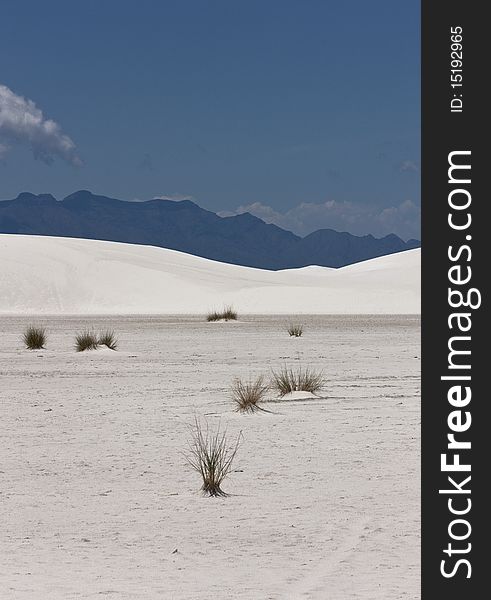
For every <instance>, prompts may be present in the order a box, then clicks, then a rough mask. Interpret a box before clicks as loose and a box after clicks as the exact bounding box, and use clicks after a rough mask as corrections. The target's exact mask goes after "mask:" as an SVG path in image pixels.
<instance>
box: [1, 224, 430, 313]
mask: <svg viewBox="0 0 491 600" xmlns="http://www.w3.org/2000/svg"><path fill="white" fill-rule="evenodd" d="M420 269H421V252H420V250H419V249H417V250H410V251H407V252H401V253H398V254H392V255H390V256H384V257H381V258H376V259H373V260H369V261H365V262H362V263H358V264H356V265H350V266H348V267H344V268H341V269H330V268H326V267H305V268H302V269H289V270H284V271H266V270H261V269H252V268H248V267H241V266H237V265H230V264H225V263H219V262H215V261H212V260H207V259H204V258H200V257H196V256H192V255H189V254H184V253H182V252H177V251H175V250H167V249H165V248H157V247H153V246H140V245H133V244H122V243H116V242H104V241H96V240H83V239H71V238H55V237H42V236H26V235H5V234H3V235H0V314H13V315H15V314H19V315H20V314H121V315H123V314H128V315H131V314H200V313H205V312H207V311H208V310H210V309H213V308H221V307H222V306H223V305H224V304H233V305H234V307H235V308H236V309H237V310H238V311H239V312H241V313H250V314H296V313H298V314H300V313H302V314H336V313H337V314H417V313H419V312H420Z"/></svg>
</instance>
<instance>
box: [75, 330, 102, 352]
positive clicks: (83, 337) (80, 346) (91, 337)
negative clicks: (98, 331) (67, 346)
mask: <svg viewBox="0 0 491 600" xmlns="http://www.w3.org/2000/svg"><path fill="white" fill-rule="evenodd" d="M98 346H99V343H98V340H97V336H96V335H95V334H94V333H92V332H90V331H84V332H82V333H77V335H76V336H75V349H76V350H77V352H83V351H84V350H97V347H98Z"/></svg>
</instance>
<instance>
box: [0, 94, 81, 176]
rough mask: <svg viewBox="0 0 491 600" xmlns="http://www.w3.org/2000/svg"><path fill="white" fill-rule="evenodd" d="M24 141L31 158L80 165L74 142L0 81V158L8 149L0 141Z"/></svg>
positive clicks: (55, 124) (33, 106) (32, 103)
mask: <svg viewBox="0 0 491 600" xmlns="http://www.w3.org/2000/svg"><path fill="white" fill-rule="evenodd" d="M4 140H6V141H8V142H10V143H20V144H27V145H29V146H30V147H31V150H32V153H33V154H34V157H35V158H37V159H39V160H42V161H43V162H45V163H46V164H51V163H52V162H53V161H54V159H55V157H59V158H62V159H63V160H65V161H66V162H68V163H70V164H71V165H74V166H77V167H78V166H81V165H82V161H81V160H80V158H79V156H78V154H77V149H76V146H75V144H74V142H73V141H72V140H71V139H70V138H69V137H68V136H67V135H65V134H64V133H63V131H62V130H61V127H60V126H59V125H58V123H55V121H52V120H51V119H46V118H45V116H44V115H43V112H42V111H41V110H40V109H39V108H38V107H37V106H36V105H35V104H34V102H33V101H32V100H29V99H26V98H23V97H22V96H18V95H17V94H15V93H14V92H13V91H12V90H11V89H9V88H8V87H7V86H5V85H1V84H0V157H1V156H2V153H3V154H5V153H6V152H7V150H8V146H6V145H5V144H4V143H3V141H4Z"/></svg>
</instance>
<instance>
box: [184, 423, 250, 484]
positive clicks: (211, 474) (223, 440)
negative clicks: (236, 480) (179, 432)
mask: <svg viewBox="0 0 491 600" xmlns="http://www.w3.org/2000/svg"><path fill="white" fill-rule="evenodd" d="M241 436H242V434H241V433H239V435H238V437H237V440H236V442H235V444H230V443H229V440H228V438H227V432H226V431H224V432H223V433H222V432H220V426H218V428H217V430H216V432H214V433H213V432H210V430H209V428H208V425H207V426H206V429H205V431H203V428H202V426H201V423H200V422H199V421H198V419H197V418H196V419H195V425H194V429H193V433H192V440H191V443H190V446H189V455H188V457H187V460H188V462H189V464H190V465H191V467H192V468H193V469H194V470H195V471H197V472H198V473H199V474H200V475H201V479H202V481H203V485H202V486H201V491H202V492H203V493H204V494H206V495H207V496H227V495H228V494H226V493H225V492H224V491H223V490H222V488H221V485H222V483H223V480H224V479H225V478H226V477H227V475H228V474H229V473H230V470H231V468H232V462H233V460H234V458H235V455H236V454H237V450H238V449H239V444H240V440H241Z"/></svg>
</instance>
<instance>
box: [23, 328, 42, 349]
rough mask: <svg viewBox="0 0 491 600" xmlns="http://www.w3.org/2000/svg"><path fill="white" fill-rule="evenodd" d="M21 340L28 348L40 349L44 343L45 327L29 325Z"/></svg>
mask: <svg viewBox="0 0 491 600" xmlns="http://www.w3.org/2000/svg"><path fill="white" fill-rule="evenodd" d="M23 340H24V344H25V346H26V348H27V349H28V350H41V349H43V348H44V347H45V345H46V329H44V328H43V327H35V326H34V325H29V327H28V328H27V329H26V330H25V332H24V335H23Z"/></svg>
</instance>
